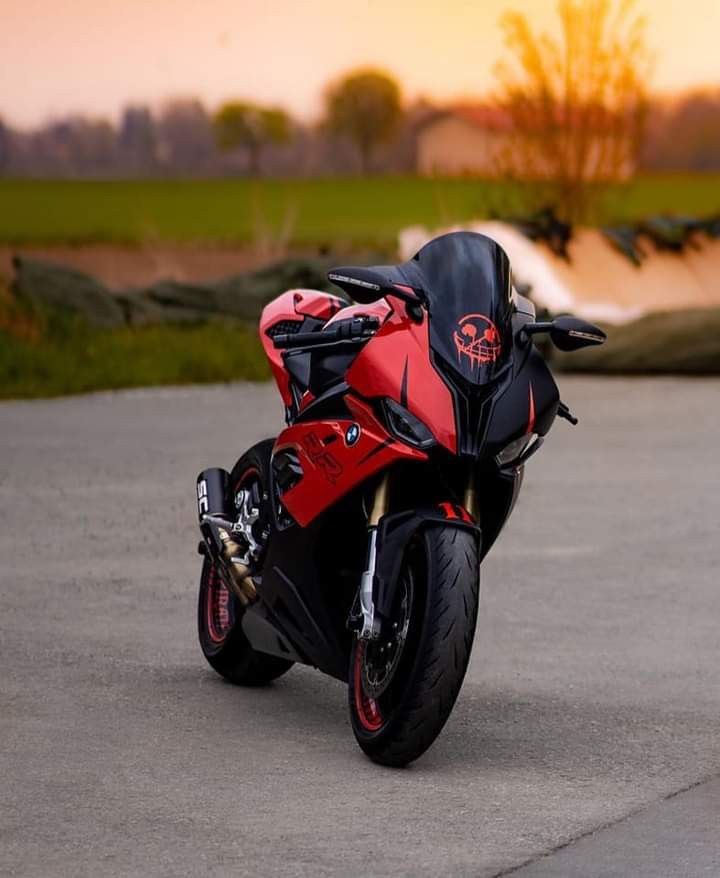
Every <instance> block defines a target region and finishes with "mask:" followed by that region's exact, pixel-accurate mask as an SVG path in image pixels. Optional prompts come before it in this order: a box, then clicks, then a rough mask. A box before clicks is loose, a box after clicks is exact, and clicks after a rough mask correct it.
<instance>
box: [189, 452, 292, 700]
mask: <svg viewBox="0 0 720 878" xmlns="http://www.w3.org/2000/svg"><path fill="white" fill-rule="evenodd" d="M272 447H273V440H272V439H266V440H265V441H263V442H258V444H257V445H254V446H253V447H252V448H251V449H250V450H249V451H247V452H246V453H245V454H244V455H243V456H242V457H241V458H240V460H239V461H238V462H237V463H236V464H235V467H234V468H233V471H232V473H231V474H230V480H229V485H228V490H229V494H230V496H229V497H228V498H226V500H227V502H228V503H229V507H230V508H232V503H233V498H234V496H235V494H236V493H237V491H238V490H239V489H240V488H241V487H242V488H244V489H246V490H247V489H252V490H255V491H256V493H257V497H258V502H259V503H261V502H263V501H262V498H263V496H264V495H265V496H266V495H267V473H268V469H269V466H270V455H271V452H272ZM264 502H267V500H265V501H264ZM243 612H244V610H243V607H242V606H241V605H240V601H239V600H238V599H237V598H236V597H235V595H234V594H232V592H230V591H228V589H227V588H226V586H225V584H224V583H223V581H222V579H221V578H220V576H219V575H218V573H217V571H216V569H215V565H214V564H213V562H212V561H211V560H210V559H209V558H205V561H204V563H203V568H202V573H201V575H200V593H199V596H198V637H199V640H200V648H201V649H202V652H203V655H204V656H205V658H206V659H207V661H208V664H209V665H210V666H211V667H212V668H213V669H214V670H215V671H217V673H218V674H220V676H221V677H224V678H225V679H226V680H229V681H230V682H231V683H235V684H237V685H240V686H264V685H266V684H267V683H270V682H271V681H272V680H275V679H277V678H278V677H280V676H281V675H282V674H284V673H286V672H287V671H289V670H290V668H291V667H292V666H293V662H291V661H288V660H287V659H282V658H278V657H276V656H273V655H267V654H266V653H263V652H258V651H257V650H255V649H253V648H252V646H251V645H250V641H249V640H248V639H247V637H246V636H245V634H244V632H243V630H242V614H243Z"/></svg>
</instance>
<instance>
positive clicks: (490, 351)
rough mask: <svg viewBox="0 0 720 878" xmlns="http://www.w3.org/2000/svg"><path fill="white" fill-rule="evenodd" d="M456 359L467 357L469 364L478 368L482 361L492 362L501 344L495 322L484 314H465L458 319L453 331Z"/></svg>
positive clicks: (495, 358) (499, 350)
mask: <svg viewBox="0 0 720 878" xmlns="http://www.w3.org/2000/svg"><path fill="white" fill-rule="evenodd" d="M453 339H454V341H455V347H456V348H457V351H458V359H459V360H462V358H463V357H467V358H468V359H469V360H470V365H471V366H472V367H473V368H475V367H476V366H477V367H478V368H479V367H480V365H481V364H482V363H494V362H495V360H497V358H498V357H499V356H500V352H501V350H502V344H501V341H500V333H499V332H498V330H497V327H496V326H495V324H494V323H493V322H492V320H490V318H489V317H486V316H485V315H484V314H466V315H465V316H464V317H461V318H460V320H458V325H457V328H456V329H455V331H454V332H453Z"/></svg>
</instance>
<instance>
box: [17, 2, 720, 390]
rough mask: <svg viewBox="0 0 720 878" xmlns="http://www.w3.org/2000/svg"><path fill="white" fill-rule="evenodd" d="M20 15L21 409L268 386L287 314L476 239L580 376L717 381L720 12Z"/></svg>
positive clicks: (387, 7) (328, 6)
mask: <svg viewBox="0 0 720 878" xmlns="http://www.w3.org/2000/svg"><path fill="white" fill-rule="evenodd" d="M0 10H1V12H2V22H3V27H2V34H1V35H0V48H1V49H2V77H0V341H1V344H0V396H3V397H18V396H48V395H55V394H62V393H69V392H80V391H85V390H92V389H99V388H112V387H122V386H137V385H143V384H162V383H182V382H196V381H218V380H228V379H232V378H250V379H259V378H265V377H267V375H268V373H267V369H266V365H265V363H264V361H263V358H262V355H261V352H260V348H259V344H258V342H257V340H256V337H255V329H254V323H255V321H256V319H257V316H258V314H259V311H260V309H261V307H262V305H263V304H264V303H265V302H266V301H268V300H269V299H270V298H272V297H274V296H275V295H277V294H279V293H280V292H282V290H283V289H285V288H287V287H289V286H315V287H325V286H326V281H325V277H324V274H325V271H326V269H327V268H328V267H329V266H331V265H332V264H333V262H334V261H335V260H340V261H343V262H348V261H350V260H357V261H373V262H374V261H389V260H395V259H397V258H408V257H409V256H411V255H412V253H413V252H414V251H415V250H416V249H417V247H419V246H421V245H422V244H423V243H424V242H425V241H426V240H428V239H429V238H430V237H432V236H433V235H434V234H437V233H439V232H441V231H443V230H447V229H449V228H454V227H460V226H462V227H467V228H475V229H477V230H479V231H484V232H486V233H488V234H492V235H493V236H495V237H496V238H497V239H498V240H500V242H501V243H502V244H503V246H505V247H506V249H507V250H508V252H509V254H510V256H511V260H512V262H513V267H514V272H515V281H516V285H517V286H518V287H519V288H520V287H521V288H522V289H523V290H524V291H525V292H526V293H528V294H529V295H531V296H532V297H533V298H534V299H535V301H536V304H537V305H538V307H539V308H540V309H543V310H545V311H549V312H553V313H557V312H567V311H571V312H575V313H579V314H581V315H583V316H587V317H589V318H590V319H596V320H599V321H600V322H603V323H605V324H607V325H609V326H611V327H612V331H611V333H610V343H609V344H608V345H607V346H606V347H605V348H603V349H602V350H598V351H587V352H584V353H583V354H580V355H577V356H574V357H573V361H572V368H574V369H581V370H586V371H596V372H640V373H652V372H655V373H657V372H675V373H692V374H708V373H714V372H718V371H720V346H719V345H718V342H717V340H716V339H717V338H720V332H717V331H715V332H714V331H713V329H715V330H720V285H719V284H718V283H717V280H716V278H717V276H718V273H719V270H720V243H719V239H720V60H718V54H717V46H716V38H717V33H718V32H720V5H719V4H718V3H717V2H716V0H687V2H685V3H684V4H682V5H681V6H679V5H678V4H677V3H674V2H670V0H654V2H651V0H636V2H634V3H632V2H623V0H560V2H558V0H525V2H523V3H518V2H515V3H514V2H513V0H492V2H484V3H476V2H461V0H446V2H444V3H439V2H437V0H433V2H430V0H414V2H412V3H411V2H409V0H383V2H379V0H378V2H374V0H368V2H358V3H353V4H345V3H342V4H338V3H336V2H330V0H306V2H303V3H302V4H298V3H293V2H289V0H269V2H263V3H260V2H255V0H232V2H231V0H207V2H205V3H203V4H197V3H194V2H190V0H154V2H153V3H150V4H148V3H141V2H139V0H126V2H123V3H103V4H98V3H95V2H90V0H69V2H67V3H65V4H62V5H58V4H53V3H50V2H49V0H27V2H24V3H22V4H21V3H17V2H14V0H0ZM567 365H569V364H567ZM558 366H559V367H560V368H563V367H565V366H566V364H564V363H563V362H558Z"/></svg>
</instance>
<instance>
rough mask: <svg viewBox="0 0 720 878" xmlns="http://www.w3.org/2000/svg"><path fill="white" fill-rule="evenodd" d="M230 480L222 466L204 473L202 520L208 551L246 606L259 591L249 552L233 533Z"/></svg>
mask: <svg viewBox="0 0 720 878" xmlns="http://www.w3.org/2000/svg"><path fill="white" fill-rule="evenodd" d="M229 481H230V476H229V474H228V473H227V472H226V470H224V469H220V468H219V467H213V468H212V469H206V470H203V471H202V472H201V473H200V475H199V476H198V478H197V504H198V519H199V523H200V533H201V534H202V536H203V541H204V544H205V547H206V551H207V554H208V555H209V557H210V559H211V560H212V561H213V562H214V563H215V565H216V567H217V570H218V573H219V574H220V577H221V578H222V581H223V582H224V583H225V585H226V586H227V588H228V589H229V590H230V591H231V592H232V593H233V594H234V595H235V596H236V597H237V598H238V600H239V601H240V603H241V604H242V606H246V605H247V604H250V603H252V602H253V601H254V600H255V598H256V597H257V592H256V590H255V583H254V582H253V581H252V578H251V577H250V569H249V567H248V563H247V562H248V558H247V554H246V553H245V552H243V549H242V547H241V546H240V545H239V543H237V542H236V541H235V539H234V536H233V528H234V523H233V521H232V512H231V510H230V509H228V507H227V495H228V483H229Z"/></svg>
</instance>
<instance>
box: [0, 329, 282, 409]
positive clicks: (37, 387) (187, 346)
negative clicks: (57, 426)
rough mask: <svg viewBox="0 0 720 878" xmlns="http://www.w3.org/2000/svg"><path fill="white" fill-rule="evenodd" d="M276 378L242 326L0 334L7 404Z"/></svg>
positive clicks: (1, 394)
mask: <svg viewBox="0 0 720 878" xmlns="http://www.w3.org/2000/svg"><path fill="white" fill-rule="evenodd" d="M1 326H2V324H1V323H0V327H1ZM269 377H270V371H269V369H268V366H267V362H266V359H265V355H264V353H263V351H262V348H261V345H260V341H259V340H258V337H257V333H255V332H254V331H251V330H249V329H248V328H247V327H245V326H243V325H242V324H232V323H219V322H217V323H207V324H198V325H191V326H187V325H182V326H178V325H174V326H151V327H144V328H123V329H113V330H97V329H92V328H91V327H89V326H87V325H86V324H83V323H82V322H80V321H78V320H75V319H72V318H63V317H60V318H58V317H54V318H51V320H50V322H49V323H48V322H45V321H43V320H41V321H40V323H39V324H38V323H37V322H36V323H35V324H34V325H33V324H29V323H27V322H25V323H20V322H19V321H17V320H16V321H15V322H14V324H12V325H11V326H10V327H6V328H0V399H21V398H25V399H28V398H37V397H51V396H62V395H66V394H74V393H87V392H90V391H93V390H113V389H118V388H123V387H147V386H153V385H164V384H200V383H206V382H223V381H231V380H239V379H245V380H249V381H260V380H265V379H267V378H269Z"/></svg>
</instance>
